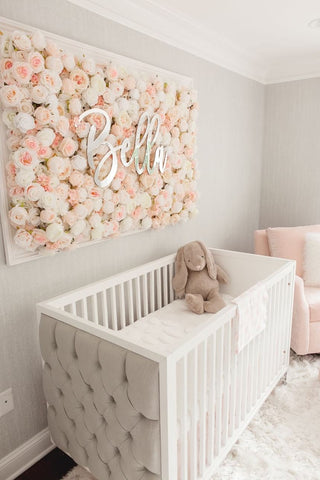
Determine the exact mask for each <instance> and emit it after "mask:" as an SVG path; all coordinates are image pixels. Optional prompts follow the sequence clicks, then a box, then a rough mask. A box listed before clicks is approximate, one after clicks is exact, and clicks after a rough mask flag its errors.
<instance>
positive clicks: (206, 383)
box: [169, 266, 294, 480]
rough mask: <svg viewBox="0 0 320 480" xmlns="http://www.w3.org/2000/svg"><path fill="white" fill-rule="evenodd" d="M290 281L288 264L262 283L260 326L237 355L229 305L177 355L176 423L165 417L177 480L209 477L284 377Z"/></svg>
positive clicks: (288, 332) (291, 277)
mask: <svg viewBox="0 0 320 480" xmlns="http://www.w3.org/2000/svg"><path fill="white" fill-rule="evenodd" d="M293 281H294V269H293V268H292V266H289V267H288V268H286V269H283V270H282V273H281V275H280V276H279V275H278V276H276V277H275V278H274V279H273V280H272V281H269V282H268V294H269V295H268V317H267V325H266V328H265V330H264V331H263V332H261V333H260V334H259V335H257V336H256V337H255V338H254V339H253V340H252V341H251V342H250V343H249V344H248V345H246V346H245V347H244V348H243V349H242V350H241V351H240V352H239V353H236V324H235V319H234V315H233V314H234V312H233V308H231V307H230V309H229V310H228V312H226V313H225V314H224V315H223V317H222V318H220V319H219V322H218V324H216V323H215V322H214V323H213V324H212V328H211V332H210V333H208V331H207V334H206V336H205V338H204V339H203V338H201V336H200V337H199V340H198V342H196V344H195V343H194V342H193V343H192V344H191V346H189V348H188V347H187V346H185V351H184V353H182V352H181V351H180V352H179V357H177V358H176V362H175V366H176V368H175V372H174V374H173V373H172V372H171V375H174V377H175V379H174V380H173V381H175V383H176V385H177V389H176V395H177V398H176V410H175V416H176V421H174V419H171V424H174V425H175V424H176V423H177V424H178V429H177V430H176V431H175V435H176V445H177V452H176V458H177V462H178V466H179V468H178V477H177V478H178V479H181V480H197V479H200V478H201V479H202V478H203V479H209V478H210V476H211V475H212V472H213V471H214V469H215V468H216V466H217V465H218V464H219V463H220V462H221V461H222V459H223V458H224V456H225V455H226V454H227V453H228V451H229V450H230V448H231V446H232V444H233V443H234V442H235V440H236V439H237V438H238V436H239V432H241V431H242V430H243V429H244V428H245V427H246V426H247V425H248V423H249V421H250V420H251V419H252V417H253V415H254V414H255V412H256V411H257V409H258V408H259V407H260V405H261V404H262V403H263V401H264V400H265V398H266V396H268V395H269V393H270V392H271V390H272V389H273V388H274V386H275V384H276V382H277V381H278V380H279V379H280V378H281V376H282V375H283V374H284V372H285V370H286V368H287V366H288V361H289V352H290V335H291V318H292V300H293V294H292V287H291V285H292V282H293ZM172 434H174V433H173V432H169V435H172ZM169 478H170V480H171V478H173V477H169Z"/></svg>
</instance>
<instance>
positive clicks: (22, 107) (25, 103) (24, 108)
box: [18, 98, 33, 114]
mask: <svg viewBox="0 0 320 480" xmlns="http://www.w3.org/2000/svg"><path fill="white" fill-rule="evenodd" d="M18 110H19V112H22V113H29V114H31V113H33V105H32V102H31V101H30V100H27V99H26V98H23V99H22V100H21V102H20V104H19V105H18Z"/></svg>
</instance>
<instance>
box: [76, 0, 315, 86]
mask: <svg viewBox="0 0 320 480" xmlns="http://www.w3.org/2000/svg"><path fill="white" fill-rule="evenodd" d="M70 1H72V2H73V3H76V4H78V5H80V6H83V7H85V8H88V9H90V10H92V11H95V12H96V13H99V14H100V15H104V16H106V17H108V18H111V19H113V20H115V21H118V22H120V23H122V24H125V25H127V26H129V27H131V28H135V29H136V30H139V31H141V32H143V33H146V34H148V35H152V36H154V37H156V38H158V39H160V40H163V41H166V42H167V43H171V44H173V45H175V46H179V47H180V48H183V49H185V50H188V51H190V52H191V53H194V54H196V55H199V56H201V57H203V58H206V59H207V60H211V61H213V62H215V63H218V64H220V65H222V66H224V67H226V68H229V69H231V70H234V71H237V72H239V73H241V74H243V75H246V76H248V77H251V78H254V79H256V80H258V81H261V82H263V83H274V82H280V81H287V80H294V79H298V78H308V77H314V76H320V29H311V28H310V27H308V22H309V21H310V20H312V19H314V18H318V17H320V0H196V1H195V0H70Z"/></svg>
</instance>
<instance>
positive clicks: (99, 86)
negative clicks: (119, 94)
mask: <svg viewBox="0 0 320 480" xmlns="http://www.w3.org/2000/svg"><path fill="white" fill-rule="evenodd" d="M90 83H91V87H92V88H93V89H94V90H95V91H96V92H97V93H98V95H102V94H103V93H104V92H105V90H106V88H107V86H106V82H105V81H104V79H103V77H102V76H101V75H94V76H93V77H91V80H90Z"/></svg>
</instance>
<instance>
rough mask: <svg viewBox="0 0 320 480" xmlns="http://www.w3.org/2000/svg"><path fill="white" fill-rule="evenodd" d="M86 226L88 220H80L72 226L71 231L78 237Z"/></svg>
mask: <svg viewBox="0 0 320 480" xmlns="http://www.w3.org/2000/svg"><path fill="white" fill-rule="evenodd" d="M85 228H86V221H85V220H78V221H77V222H76V223H75V224H74V225H72V227H71V230H70V231H71V233H72V235H73V236H74V237H78V236H79V235H80V234H81V233H82V232H83V231H84V229H85Z"/></svg>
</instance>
